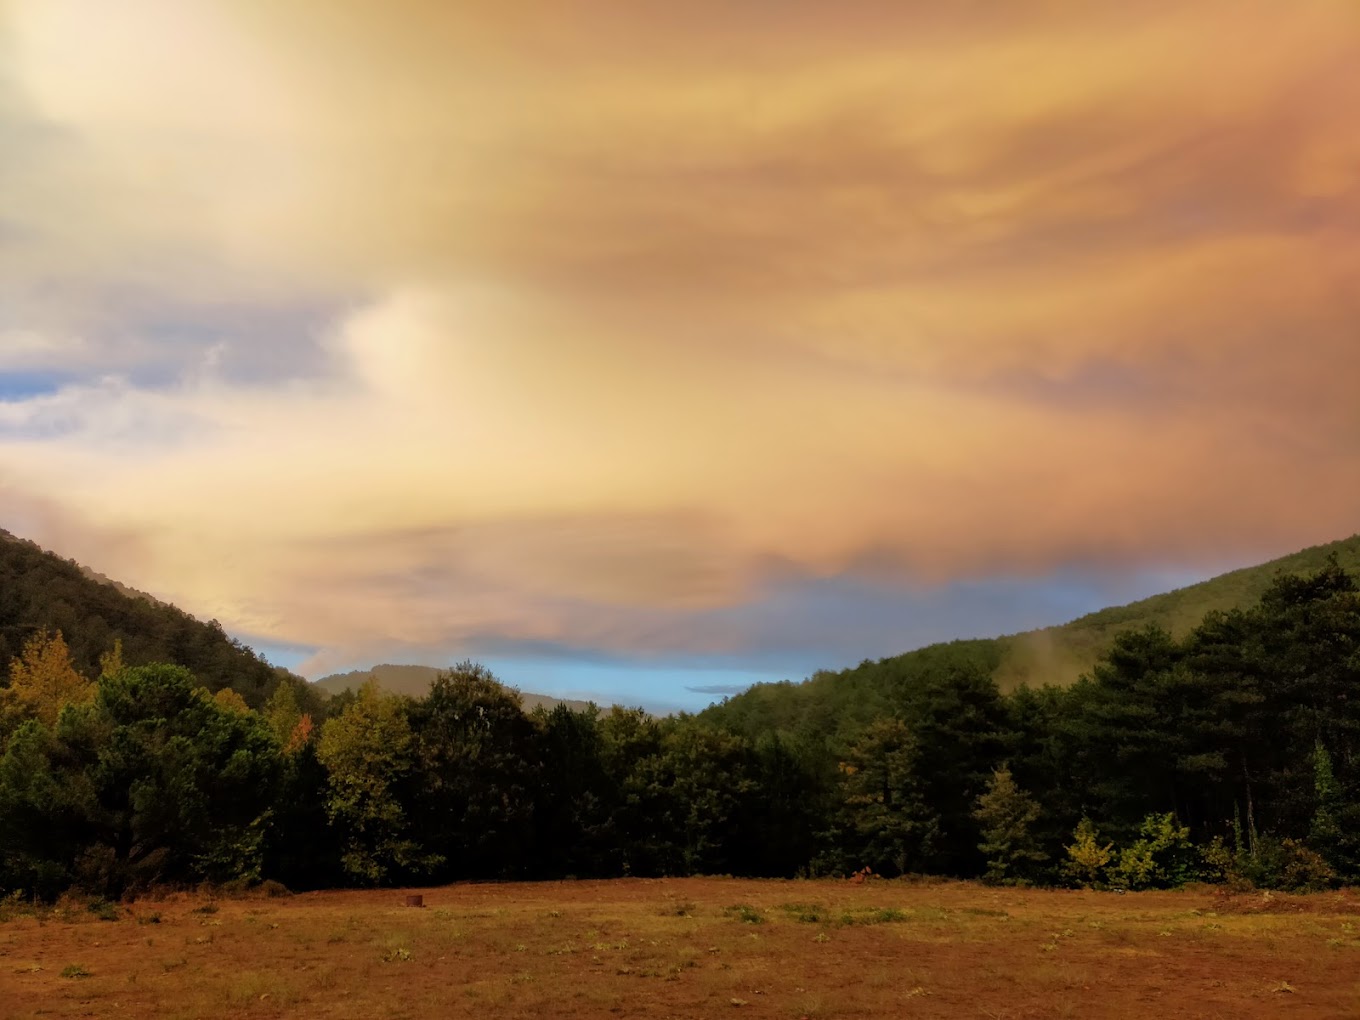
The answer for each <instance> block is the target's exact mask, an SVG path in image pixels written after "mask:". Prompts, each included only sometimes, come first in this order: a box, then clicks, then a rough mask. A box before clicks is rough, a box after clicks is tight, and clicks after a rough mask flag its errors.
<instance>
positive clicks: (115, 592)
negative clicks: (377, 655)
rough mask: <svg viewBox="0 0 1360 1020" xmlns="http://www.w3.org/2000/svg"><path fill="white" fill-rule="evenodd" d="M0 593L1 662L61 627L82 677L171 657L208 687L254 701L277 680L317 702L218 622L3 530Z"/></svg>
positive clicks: (261, 699) (259, 702)
mask: <svg viewBox="0 0 1360 1020" xmlns="http://www.w3.org/2000/svg"><path fill="white" fill-rule="evenodd" d="M0 592H3V595H4V597H3V598H0V669H3V667H4V666H5V665H7V664H8V663H9V662H10V661H11V660H13V659H15V658H17V657H18V656H19V655H20V654H21V653H22V650H23V647H24V644H25V642H26V641H28V640H29V638H30V637H32V636H33V635H34V634H39V633H42V632H44V631H50V632H57V631H60V632H61V633H62V635H63V636H64V638H65V640H66V642H67V643H68V645H69V650H70V656H71V662H72V665H73V666H74V668H75V671H76V672H77V673H79V674H80V675H81V676H83V677H97V676H100V675H101V674H104V673H108V674H112V673H115V672H117V671H118V669H120V668H121V667H122V666H123V665H130V666H143V665H147V664H150V663H174V664H175V665H178V666H182V667H184V668H186V669H188V670H189V671H190V672H191V673H193V675H194V676H195V677H197V678H198V682H199V683H200V684H201V685H203V686H204V687H207V688H208V690H209V691H212V692H214V693H216V692H217V691H218V690H221V689H222V688H224V687H231V688H232V689H234V690H236V691H237V692H238V693H240V694H241V696H242V697H244V698H245V700H246V702H247V704H249V705H250V706H251V707H259V706H260V705H262V704H263V703H264V701H265V699H267V698H268V697H269V695H270V694H271V693H273V691H274V689H275V688H276V687H277V686H278V685H279V684H281V683H288V684H291V685H292V686H294V688H295V689H296V690H297V691H298V694H299V697H302V698H305V699H307V700H308V701H309V702H310V703H312V704H313V705H314V706H315V707H319V705H320V700H319V699H317V697H316V695H315V694H313V693H312V692H311V690H310V689H309V688H308V686H307V685H306V683H305V682H304V681H302V680H301V679H300V678H298V677H294V676H292V675H291V674H289V673H287V672H286V671H285V670H280V669H276V668H275V667H273V666H271V665H269V663H267V662H265V661H264V660H263V659H261V658H260V657H259V656H258V655H256V654H255V653H254V652H252V651H251V650H250V649H248V648H246V647H245V646H244V645H242V644H241V643H240V642H239V641H235V640H232V639H231V638H229V637H228V636H227V635H226V634H225V633H224V632H223V630H222V628H221V626H220V625H219V624H217V623H216V621H213V622H209V623H201V622H200V621H198V620H195V619H194V618H193V617H192V616H190V615H188V614H187V613H185V612H183V611H182V610H179V609H176V608H175V607H174V606H170V605H167V604H165V603H163V602H157V601H156V600H154V599H152V598H150V597H148V596H145V595H141V594H140V593H137V592H133V591H132V590H131V589H127V588H123V587H121V586H119V585H115V584H113V583H112V582H109V581H106V580H103V579H101V578H98V576H97V575H93V574H92V573H91V572H90V571H88V570H86V569H85V568H83V567H81V566H80V565H79V564H76V563H73V562H71V561H69V560H63V559H62V558H60V557H59V556H54V555H53V554H51V553H49V552H45V551H44V550H42V549H40V548H39V547H38V546H36V545H34V544H33V543H31V542H26V541H23V540H21V539H17V538H15V537H14V536H12V535H10V534H9V533H7V532H4V531H0ZM111 649H117V650H118V657H119V661H113V660H112V659H110V658H108V657H109V656H110V650H111ZM110 667H114V668H110Z"/></svg>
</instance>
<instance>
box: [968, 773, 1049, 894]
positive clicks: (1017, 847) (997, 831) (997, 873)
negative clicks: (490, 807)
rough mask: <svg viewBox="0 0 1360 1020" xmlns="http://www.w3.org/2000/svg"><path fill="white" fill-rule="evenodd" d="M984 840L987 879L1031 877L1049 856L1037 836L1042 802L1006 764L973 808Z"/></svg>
mask: <svg viewBox="0 0 1360 1020" xmlns="http://www.w3.org/2000/svg"><path fill="white" fill-rule="evenodd" d="M973 817H974V818H975V819H976V820H977V823H978V827H979V828H980V829H981V830H982V842H980V843H979V844H978V849H979V850H981V851H982V853H983V855H984V856H985V857H986V858H987V873H986V876H985V877H986V879H987V881H989V882H994V883H998V884H1004V883H1012V884H1013V883H1015V882H1022V881H1028V880H1029V879H1032V878H1033V877H1034V874H1035V868H1036V866H1037V865H1040V864H1042V863H1043V862H1044V861H1046V860H1048V854H1046V853H1044V851H1043V850H1042V849H1040V848H1039V845H1038V842H1037V841H1036V839H1035V837H1034V823H1035V822H1036V821H1038V818H1039V805H1038V804H1037V803H1036V802H1035V800H1034V798H1033V797H1031V796H1030V795H1029V794H1028V793H1026V792H1025V791H1024V790H1022V789H1020V787H1019V786H1017V785H1016V783H1015V778H1014V777H1013V776H1012V775H1011V770H1010V769H1009V768H1008V767H1007V766H1005V765H1003V766H1002V767H1001V768H999V769H997V770H996V771H994V772H993V773H992V780H991V782H990V783H988V784H987V791H986V792H985V793H983V794H982V795H981V796H980V797H978V799H977V807H976V808H975V809H974V811H973Z"/></svg>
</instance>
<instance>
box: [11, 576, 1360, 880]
mask: <svg viewBox="0 0 1360 1020" xmlns="http://www.w3.org/2000/svg"><path fill="white" fill-rule="evenodd" d="M81 619H82V618H81V614H80V613H78V612H75V611H74V610H73V612H72V613H71V614H70V615H69V616H68V617H65V618H64V620H65V621H66V626H64V627H63V628H62V629H61V631H60V632H58V631H57V630H55V629H51V630H42V629H33V630H31V631H30V632H29V633H27V634H26V635H25V637H24V640H23V641H22V642H19V643H18V644H17V645H16V646H14V648H13V656H12V660H11V663H10V665H9V667H8V669H7V670H6V671H5V674H4V677H3V679H0V890H11V891H12V890H18V891H22V892H23V893H25V894H31V895H39V896H52V895H55V894H57V893H59V892H60V891H62V890H64V889H68V888H72V887H74V888H79V889H83V890H88V891H90V892H93V893H98V894H100V895H107V896H113V895H120V894H126V893H130V892H135V891H137V890H139V889H144V888H147V887H149V886H151V885H154V884H158V883H170V884H192V883H199V882H213V883H228V882H240V883H250V882H255V881H259V880H262V879H275V880H278V881H281V882H283V883H285V884H287V885H288V886H290V887H293V888H305V887H320V886H333V885H374V884H396V883H417V882H420V883H431V882H447V881H454V880H460V879H510V878H555V877H565V876H578V877H587V876H591V877H594V876H614V875H683V874H694V873H709V874H712V873H728V874H734V875H751V876H793V875H800V874H809V875H811V874H849V873H851V872H854V871H858V870H860V869H863V868H866V867H867V868H871V869H872V870H873V871H875V872H877V873H880V874H883V875H887V876H893V875H899V874H906V873H926V874H937V875H953V876H960V877H970V878H982V879H984V880H987V881H991V882H997V883H1054V884H1076V885H1092V886H1098V887H1118V888H1145V887H1154V886H1170V885H1176V884H1180V883H1183V882H1185V881H1189V880H1206V881H1227V882H1233V883H1239V884H1253V885H1257V886H1266V887H1283V888H1322V887H1326V886H1329V885H1333V884H1337V883H1341V882H1354V881H1357V880H1360V590H1358V589H1357V584H1356V581H1355V578H1353V577H1352V576H1351V575H1350V574H1348V573H1347V572H1346V571H1345V570H1344V569H1342V568H1341V567H1340V566H1339V565H1337V563H1336V562H1331V563H1329V564H1327V565H1326V566H1324V567H1323V568H1322V569H1321V570H1318V571H1316V572H1314V573H1312V574H1309V575H1308V576H1304V577H1295V576H1287V575H1281V576H1279V577H1277V578H1276V579H1275V581H1274V582H1273V583H1272V584H1271V585H1270V587H1269V588H1268V589H1267V590H1266V591H1265V594H1264V595H1263V596H1262V597H1261V599H1260V600H1259V602H1257V603H1255V604H1253V605H1250V606H1247V607H1244V608H1240V609H1234V610H1230V611H1218V612H1212V613H1210V614H1209V615H1207V616H1206V617H1204V619H1203V620H1202V621H1201V622H1200V624H1199V625H1198V626H1197V627H1194V628H1193V629H1192V630H1190V631H1189V632H1188V633H1187V634H1185V635H1184V636H1183V637H1180V638H1175V637H1173V636H1172V635H1170V634H1169V633H1167V632H1166V631H1164V630H1161V629H1159V628H1157V627H1147V628H1143V629H1140V630H1135V631H1132V632H1129V633H1126V634H1123V635H1121V636H1120V637H1119V638H1118V639H1117V640H1116V641H1115V642H1114V645H1113V647H1112V648H1110V649H1109V651H1108V652H1107V653H1106V654H1105V655H1104V656H1103V657H1102V658H1101V659H1100V661H1099V662H1098V663H1097V665H1096V667H1095V668H1094V669H1093V670H1092V671H1091V673H1090V674H1089V675H1088V676H1086V677H1084V678H1083V679H1082V680H1080V681H1079V682H1078V683H1076V684H1075V685H1072V686H1069V687H1056V686H1052V687H1042V688H1028V687H1022V688H1020V689H1018V690H1016V691H1013V692H1011V693H1008V694H1003V693H1002V692H1001V691H999V690H998V688H997V686H996V684H995V683H994V682H993V680H992V679H991V677H990V676H989V675H988V673H987V672H986V670H985V669H984V668H983V667H982V666H981V665H980V664H979V663H978V661H977V657H976V655H975V654H974V653H975V649H973V648H971V647H970V646H969V645H968V644H967V643H962V644H961V645H960V647H959V654H958V655H957V656H951V654H950V651H949V649H950V648H952V647H953V646H943V647H942V648H941V649H939V650H937V651H936V652H935V653H933V654H932V655H931V656H930V657H925V658H918V659H916V660H914V661H913V662H912V663H911V665H910V666H904V664H903V663H902V662H901V661H900V660H884V662H882V663H879V664H873V663H866V664H864V665H863V666H861V667H860V668H859V669H857V670H856V671H855V675H854V681H853V683H851V684H848V685H847V687H846V688H845V689H840V688H838V687H837V686H836V685H835V684H828V683H822V684H821V685H820V686H819V687H818V688H816V690H817V691H818V692H819V694H818V696H819V697H820V698H821V699H822V700H821V703H820V704H814V705H813V710H807V706H806V705H804V706H803V707H802V708H801V709H800V710H799V711H798V712H796V713H781V712H779V711H777V710H772V711H768V712H762V711H760V707H761V706H762V705H775V706H776V707H777V703H778V692H777V690H776V691H775V692H773V696H774V697H775V701H774V702H771V701H770V698H771V696H772V695H771V692H769V691H762V690H760V689H757V690H755V691H753V692H751V694H750V695H744V696H739V697H736V698H732V699H729V700H728V701H727V702H725V703H723V704H720V705H716V706H713V707H712V708H710V709H708V710H706V711H704V712H702V713H700V714H698V715H695V716H680V717H674V718H666V719H656V718H653V717H651V716H649V715H647V714H646V713H644V712H642V711H641V710H629V709H623V708H612V709H610V710H608V711H601V710H599V709H596V708H594V707H592V708H591V709H589V710H587V711H581V712H577V711H572V710H571V709H569V708H567V707H565V706H558V707H556V708H554V709H553V710H551V711H546V710H543V709H538V710H535V711H534V712H533V713H532V714H526V713H525V712H523V711H522V709H521V707H520V704H519V699H518V695H517V694H516V693H515V692H514V691H512V690H510V689H508V688H506V687H504V686H502V685H501V684H500V683H498V682H497V681H496V679H495V678H494V677H493V676H492V675H491V674H490V673H489V672H488V671H487V670H486V669H485V668H483V667H481V666H478V665H476V664H473V663H461V664H459V665H458V666H455V667H454V668H452V669H451V670H449V671H447V672H446V673H445V674H443V675H442V676H441V677H440V678H439V680H438V681H437V682H436V683H435V684H434V686H433V687H432V689H431V690H430V691H429V693H428V694H427V695H426V696H425V697H422V698H410V697H399V696H395V695H391V694H387V693H385V692H384V691H382V690H381V689H380V688H378V687H377V686H375V685H370V686H367V687H365V688H364V689H362V690H361V691H359V692H357V694H355V695H354V696H351V697H345V698H336V699H333V700H332V701H331V702H329V703H321V702H319V701H313V700H310V698H311V692H308V691H305V690H300V689H298V688H297V686H296V685H295V684H292V683H288V682H282V681H280V680H279V679H278V678H277V677H275V678H274V682H273V683H272V685H271V684H268V683H265V684H261V682H260V679H261V674H260V673H259V671H258V670H257V669H255V668H254V667H253V666H249V665H247V666H244V667H243V669H244V673H243V677H242V681H241V685H240V687H237V685H236V684H234V683H232V682H231V677H230V674H226V676H227V682H226V683H220V682H218V679H217V678H215V679H214V680H213V681H212V682H206V683H205V682H204V680H203V678H202V677H200V676H198V675H197V674H196V673H195V672H194V671H193V669H191V668H185V667H184V666H181V665H175V666H171V665H164V664H155V663H144V662H137V661H136V660H135V658H133V657H132V656H130V655H129V647H130V646H131V647H134V648H135V647H139V646H137V645H132V644H131V643H130V642H126V641H125V642H124V643H123V644H122V646H121V647H120V645H119V644H118V642H117V640H113V641H110V643H109V645H108V647H106V648H104V649H95V648H93V647H92V646H90V644H89V639H88V638H86V637H80V636H74V637H73V634H76V635H78V632H79V628H80V626H81ZM67 627H70V628H74V630H72V631H68V630H67ZM96 629H97V630H98V628H96ZM99 633H101V634H103V633H105V632H104V631H103V630H99ZM77 649H84V651H77ZM221 675H222V674H218V675H217V676H218V677H220V676H221ZM775 686H776V687H777V686H779V685H775ZM266 691H267V693H266Z"/></svg>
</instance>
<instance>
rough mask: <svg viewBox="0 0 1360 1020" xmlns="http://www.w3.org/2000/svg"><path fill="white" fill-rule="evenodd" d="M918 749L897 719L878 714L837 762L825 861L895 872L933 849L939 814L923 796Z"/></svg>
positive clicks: (920, 861) (841, 867)
mask: <svg viewBox="0 0 1360 1020" xmlns="http://www.w3.org/2000/svg"><path fill="white" fill-rule="evenodd" d="M921 768H922V761H921V755H920V748H919V746H918V744H917V742H916V738H915V736H913V734H912V732H911V730H910V729H909V728H908V727H907V724H906V723H905V722H903V721H902V720H901V719H895V718H885V719H877V720H875V721H874V722H872V723H870V724H869V726H868V727H867V728H866V729H865V731H864V733H863V734H862V735H861V736H860V738H859V739H858V740H856V741H855V742H854V744H852V745H851V747H850V748H849V750H848V752H847V753H846V755H845V758H844V760H842V762H841V763H840V772H841V798H842V805H841V809H840V812H839V817H838V819H837V824H836V826H835V827H834V828H833V829H832V830H831V832H830V833H829V834H828V836H829V838H830V842H831V847H830V850H829V853H828V854H827V855H824V857H823V862H824V864H829V865H830V866H831V868H832V869H833V870H838V871H856V870H859V869H860V868H863V867H869V868H872V869H873V870H874V871H876V872H878V873H879V874H883V875H888V876H893V875H901V874H905V873H906V872H909V871H913V870H919V869H921V868H922V867H923V866H924V864H925V862H927V861H928V860H930V858H931V854H933V853H934V850H935V843H936V840H937V839H938V838H939V818H938V816H937V815H936V814H935V813H934V812H933V811H932V810H931V809H930V806H929V805H928V804H927V802H926V799H925V793H924V789H923V786H924V784H923V783H922V780H921Z"/></svg>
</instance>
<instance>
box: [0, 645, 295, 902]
mask: <svg viewBox="0 0 1360 1020" xmlns="http://www.w3.org/2000/svg"><path fill="white" fill-rule="evenodd" d="M278 765H279V763H278V754H277V747H276V745H275V744H274V742H273V741H272V739H270V737H269V734H268V733H267V731H265V730H264V729H263V728H262V727H261V726H260V724H259V722H258V720H257V719H256V718H255V717H253V716H252V715H248V714H247V715H243V714H241V713H238V712H235V711H231V710H228V709H223V708H221V707H220V706H218V705H217V704H215V703H214V702H213V700H212V699H211V698H209V697H206V696H204V694H203V692H202V690H201V688H199V687H198V686H197V684H196V683H195V681H194V678H193V677H192V676H191V675H190V674H189V673H188V672H187V671H185V670H183V669H179V668H177V667H173V666H145V667H139V668H135V669H124V670H123V671H122V672H121V673H118V674H117V675H114V676H108V677H104V678H102V679H101V680H100V682H99V685H98V691H97V694H96V696H95V699H94V701H93V702H91V703H88V704H82V705H69V706H67V708H66V709H65V710H64V711H63V712H62V714H61V718H60V721H59V723H58V726H57V729H56V732H55V733H49V732H48V731H47V730H45V729H44V728H43V727H42V726H41V725H40V724H38V723H36V722H32V723H29V724H26V725H25V726H24V727H21V729H20V730H19V732H18V733H16V734H15V736H14V738H13V739H12V740H11V742H10V746H9V748H8V750H7V751H6V753H5V755H4V757H3V759H0V831H4V832H5V833H6V834H7V836H8V837H9V842H10V843H11V845H10V846H8V847H7V850H8V852H7V853H6V855H5V859H6V860H7V861H8V862H9V864H8V865H7V866H8V868H9V869H10V870H11V874H10V875H8V876H5V879H6V881H7V882H8V883H9V884H11V885H15V886H18V887H20V888H28V889H31V890H33V891H34V892H38V893H43V894H50V893H51V892H53V891H55V888H56V887H58V886H60V885H64V884H66V883H68V882H72V881H73V882H75V883H76V884H77V885H79V886H81V887H83V888H86V889H88V890H90V891H92V892H97V893H102V894H105V895H110V896H114V895H118V894H121V893H122V892H123V891H125V890H127V889H131V888H139V887H144V886H146V885H148V884H150V883H153V882H157V881H169V880H183V881H202V880H209V881H226V880H229V879H232V878H241V877H245V878H253V877H257V876H258V874H259V868H260V841H261V837H262V833H263V830H264V826H265V825H266V823H267V820H268V817H269V810H270V805H271V803H272V801H273V797H274V793H275V784H276V782H277V778H278Z"/></svg>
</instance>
